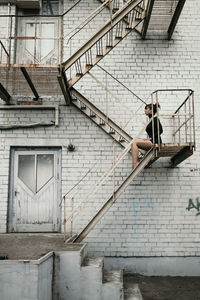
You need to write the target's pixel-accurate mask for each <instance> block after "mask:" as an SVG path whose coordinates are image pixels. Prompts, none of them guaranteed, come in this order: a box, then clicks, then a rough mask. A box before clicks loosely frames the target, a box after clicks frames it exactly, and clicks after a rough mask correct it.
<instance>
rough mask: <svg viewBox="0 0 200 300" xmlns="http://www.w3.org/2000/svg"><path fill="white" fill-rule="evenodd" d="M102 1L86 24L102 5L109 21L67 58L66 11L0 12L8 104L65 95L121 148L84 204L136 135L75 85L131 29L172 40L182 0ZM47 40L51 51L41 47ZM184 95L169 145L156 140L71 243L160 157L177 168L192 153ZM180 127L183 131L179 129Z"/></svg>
mask: <svg viewBox="0 0 200 300" xmlns="http://www.w3.org/2000/svg"><path fill="white" fill-rule="evenodd" d="M101 2H102V4H101V5H100V7H98V8H97V9H96V10H95V11H94V12H93V13H92V14H91V15H90V16H89V17H88V19H87V20H86V21H85V22H88V20H89V19H90V18H94V16H95V14H99V13H100V12H101V10H102V9H103V8H104V7H105V8H106V9H109V10H110V17H109V19H108V21H107V22H106V23H105V24H104V25H103V26H102V27H101V28H100V29H99V30H97V31H96V32H95V33H94V34H93V35H92V36H91V37H90V38H89V39H88V40H87V41H86V42H84V44H83V45H82V46H81V47H79V49H78V50H76V51H75V52H74V53H70V55H69V56H68V58H67V59H65V57H66V55H65V50H66V47H67V45H68V42H70V41H71V36H72V35H73V31H72V32H71V34H72V35H71V36H70V37H68V40H66V36H65V34H64V32H63V31H64V30H63V26H64V23H65V17H66V15H67V13H68V12H69V10H68V11H67V12H65V13H64V14H63V15H59V16H53V17H52V16H51V17H50V16H46V15H45V16H42V15H37V16H32V19H31V21H30V19H29V22H28V21H26V17H24V16H18V15H8V16H6V15H1V16H0V22H2V23H7V24H8V32H9V35H7V36H6V35H3V36H1V37H0V97H1V99H2V100H3V101H5V103H6V104H9V103H10V100H11V97H12V95H23V96H31V95H32V94H33V95H34V100H35V101H37V100H38V99H39V98H40V96H42V95H61V94H63V96H64V98H65V101H66V104H67V105H70V104H73V105H74V106H76V107H77V108H78V109H79V110H81V111H82V112H83V113H84V114H85V115H87V117H89V118H90V119H91V120H93V121H94V122H95V123H96V124H97V125H98V126H100V127H101V128H102V129H103V130H104V131H105V132H106V133H107V134H109V135H110V136H112V137H113V139H115V140H116V141H117V142H119V143H120V144H121V145H122V146H123V147H124V150H123V151H122V152H121V154H120V155H119V156H118V157H117V159H116V160H115V161H114V162H113V164H112V165H111V166H110V167H109V169H108V170H107V171H106V172H105V174H104V175H103V176H102V177H101V178H100V179H99V181H98V182H97V184H96V185H95V186H94V187H92V190H91V191H90V192H89V193H88V194H87V195H86V197H85V199H84V201H83V202H84V203H87V202H88V199H89V198H91V197H92V196H93V195H94V193H95V192H96V191H97V189H98V188H99V187H100V186H101V185H102V184H103V183H104V181H105V180H106V178H108V176H109V175H110V173H111V172H112V171H113V170H114V169H115V168H116V167H117V166H118V164H119V163H120V162H121V161H122V159H123V158H124V157H125V155H126V154H127V153H128V152H129V151H130V148H131V144H132V142H133V140H134V139H133V138H132V137H131V136H130V135H129V134H128V133H126V131H125V130H123V129H122V128H121V127H120V126H119V125H117V124H116V122H114V121H112V119H110V118H109V117H108V116H107V115H106V114H105V113H103V112H102V111H101V110H100V109H98V108H97V107H96V106H95V105H93V104H92V103H91V102H90V101H89V100H88V99H87V98H86V97H84V96H83V95H81V94H80V92H78V91H77V90H76V89H75V88H74V87H73V86H74V85H75V84H76V83H77V82H78V81H79V80H80V79H81V78H83V76H84V75H86V74H89V73H90V71H91V69H92V68H93V67H94V66H96V65H97V64H98V62H99V61H100V60H101V59H103V58H104V57H105V56H106V55H107V54H108V53H109V52H110V51H111V50H112V49H113V48H114V47H116V46H117V45H118V44H119V43H120V42H121V41H122V40H123V39H124V38H125V37H126V36H127V35H128V34H129V33H130V32H131V31H132V30H136V31H137V32H138V34H140V36H141V38H143V39H145V37H146V35H147V34H148V32H149V31H151V30H153V31H154V30H157V31H160V32H163V30H164V31H165V32H166V33H167V37H168V39H170V38H171V37H172V34H173V32H174V29H175V26H176V23H177V21H178V18H179V16H180V13H181V10H182V8H183V5H184V3H185V1H183V0H179V1H178V0H176V1H171V0H149V1H147V2H145V1H144V0H130V1H124V5H122V6H121V7H119V6H118V5H117V3H118V1H116V0H113V1H110V0H107V1H101ZM107 6H108V8H107ZM2 20H3V21H2ZM163 20H164V22H163ZM85 22H84V21H83V22H82V24H81V26H84V25H85ZM20 23H21V24H22V25H24V26H25V28H28V29H29V30H30V32H29V34H28V35H26V34H24V33H23V32H20V31H19V32H18V34H17V35H16V34H15V33H16V28H17V26H18V28H19V24H20ZM45 24H48V25H49V24H51V26H53V28H54V30H53V31H52V32H54V34H53V35H50V36H44V35H43V33H42V32H43V31H42V30H44V31H45ZM77 29H78V30H79V26H78V27H77V28H75V31H76V30H77ZM55 32H57V34H55ZM47 44H48V47H49V50H48V49H45V45H47ZM42 45H43V47H42ZM20 47H21V48H20ZM20 49H23V50H24V51H25V52H24V53H26V55H27V63H26V59H25V58H24V55H23V52H22V55H21V53H20ZM47 50H48V51H47ZM159 92H160V91H159V90H158V91H155V92H154V93H152V99H153V97H154V96H155V95H156V100H155V101H154V102H155V103H158V100H159V99H158V93H159ZM187 93H188V96H187V97H186V98H185V99H184V101H183V102H182V104H181V105H180V106H179V108H178V109H177V110H176V111H175V112H174V113H173V114H171V115H170V118H172V120H173V122H174V124H175V125H174V129H173V134H172V136H173V143H171V144H163V145H156V144H155V143H154V145H153V147H152V149H150V150H149V151H148V152H147V153H145V154H144V155H143V157H142V159H141V161H140V163H139V165H138V166H137V168H136V169H135V170H133V171H132V172H131V174H130V175H129V176H128V177H127V178H126V179H125V180H124V181H123V182H122V183H121V184H120V186H119V187H118V188H117V189H116V190H115V191H114V192H113V195H112V196H111V197H110V198H109V199H108V200H107V201H106V202H105V204H104V205H103V207H102V208H100V210H99V211H98V212H97V213H96V215H95V216H94V218H93V219H92V220H91V221H90V222H89V224H88V225H87V226H86V227H85V228H84V229H83V230H82V232H81V233H80V234H79V235H78V236H77V237H76V239H75V240H74V241H76V242H80V241H81V240H82V239H84V238H85V237H86V235H87V234H88V233H89V232H90V231H91V230H92V229H93V228H94V226H95V225H96V224H97V222H98V221H99V220H100V219H101V218H102V216H103V215H104V214H105V213H106V212H107V211H108V209H109V208H110V207H111V205H112V204H113V203H114V202H115V201H116V200H117V198H119V196H120V195H121V194H122V193H123V192H124V191H125V189H126V188H127V186H128V185H129V184H130V183H131V182H132V180H134V178H135V177H136V176H137V175H138V174H139V173H140V172H141V171H142V170H143V169H144V168H146V167H148V166H150V165H151V164H152V163H153V162H154V161H155V160H157V159H158V158H160V157H170V158H171V164H172V166H176V165H177V164H179V163H180V162H181V161H183V160H184V159H186V158H187V157H189V156H190V155H192V153H193V149H194V147H195V131H194V93H193V91H192V90H187ZM152 103H153V100H152ZM160 116H161V115H160ZM163 117H169V115H167V116H165V115H163ZM143 130H144V128H143ZM183 130H184V133H183V132H182V131H183ZM182 135H184V140H183V139H182V138H181V137H182ZM136 138H137V137H136ZM64 199H65V198H64ZM81 209H82V204H80V205H79V206H78V208H77V209H76V211H77V213H78V211H79V210H81ZM73 215H74V212H73ZM70 218H71V216H69V217H68V218H65V220H64V223H66V222H67V220H69V219H70Z"/></svg>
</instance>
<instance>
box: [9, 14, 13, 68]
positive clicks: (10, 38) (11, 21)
mask: <svg viewBox="0 0 200 300" xmlns="http://www.w3.org/2000/svg"><path fill="white" fill-rule="evenodd" d="M12 23H13V17H12V16H11V19H10V36H9V56H8V67H10V63H11V47H12V44H11V41H12Z"/></svg>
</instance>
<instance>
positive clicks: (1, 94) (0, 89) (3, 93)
mask: <svg viewBox="0 0 200 300" xmlns="http://www.w3.org/2000/svg"><path fill="white" fill-rule="evenodd" d="M0 98H1V99H3V100H4V101H5V102H6V103H7V104H9V102H10V98H11V96H10V94H9V93H8V92H7V90H6V89H5V88H4V86H3V85H2V84H1V83H0Z"/></svg>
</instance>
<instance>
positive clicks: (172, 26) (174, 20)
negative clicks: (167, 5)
mask: <svg viewBox="0 0 200 300" xmlns="http://www.w3.org/2000/svg"><path fill="white" fill-rule="evenodd" d="M184 4H185V0H179V2H178V4H177V6H176V9H175V12H174V15H173V17H172V20H171V23H170V25H169V28H168V31H167V32H168V40H170V39H171V37H172V34H173V32H174V29H175V27H176V24H177V22H178V19H179V17H180V14H181V11H182V9H183V6H184Z"/></svg>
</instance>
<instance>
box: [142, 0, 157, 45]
mask: <svg viewBox="0 0 200 300" xmlns="http://www.w3.org/2000/svg"><path fill="white" fill-rule="evenodd" d="M154 1H155V0H149V1H148V4H147V12H146V18H145V20H144V24H143V27H142V32H141V36H142V39H145V37H146V34H147V29H148V26H149V22H150V19H151V13H152V10H153V5H154Z"/></svg>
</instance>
